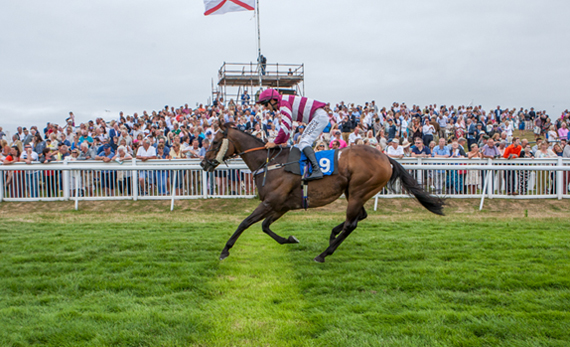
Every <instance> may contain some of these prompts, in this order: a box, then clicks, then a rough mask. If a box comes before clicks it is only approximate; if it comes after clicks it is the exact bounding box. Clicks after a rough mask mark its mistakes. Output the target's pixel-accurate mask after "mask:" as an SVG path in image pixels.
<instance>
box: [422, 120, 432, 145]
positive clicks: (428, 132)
mask: <svg viewBox="0 0 570 347" xmlns="http://www.w3.org/2000/svg"><path fill="white" fill-rule="evenodd" d="M422 133H423V138H422V141H423V142H424V146H426V147H429V144H430V142H432V141H433V134H434V133H435V128H434V126H433V124H431V123H430V122H429V119H426V120H425V121H424V125H423V127H422Z"/></svg>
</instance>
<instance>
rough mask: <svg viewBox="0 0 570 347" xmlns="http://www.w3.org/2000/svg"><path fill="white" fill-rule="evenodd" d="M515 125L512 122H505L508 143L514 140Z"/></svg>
mask: <svg viewBox="0 0 570 347" xmlns="http://www.w3.org/2000/svg"><path fill="white" fill-rule="evenodd" d="M514 130H515V129H514V127H513V123H512V122H511V121H505V132H506V133H507V141H509V142H510V141H511V140H512V138H513V131H514Z"/></svg>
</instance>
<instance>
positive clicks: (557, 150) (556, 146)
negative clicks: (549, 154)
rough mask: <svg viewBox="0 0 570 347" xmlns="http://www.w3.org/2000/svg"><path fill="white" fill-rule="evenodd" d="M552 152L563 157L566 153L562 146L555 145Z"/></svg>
mask: <svg viewBox="0 0 570 347" xmlns="http://www.w3.org/2000/svg"><path fill="white" fill-rule="evenodd" d="M552 151H553V152H554V153H555V154H556V155H557V156H558V157H561V156H562V154H563V153H564V151H563V150H562V147H561V146H560V144H558V143H555V144H554V146H552Z"/></svg>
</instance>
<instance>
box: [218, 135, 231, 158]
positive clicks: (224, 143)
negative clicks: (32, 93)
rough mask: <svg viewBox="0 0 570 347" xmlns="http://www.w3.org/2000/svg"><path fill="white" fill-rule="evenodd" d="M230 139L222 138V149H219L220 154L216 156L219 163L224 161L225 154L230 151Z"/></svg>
mask: <svg viewBox="0 0 570 347" xmlns="http://www.w3.org/2000/svg"><path fill="white" fill-rule="evenodd" d="M228 144H229V141H228V139H223V140H222V145H221V146H220V150H219V151H218V155H217V156H216V161H217V162H218V163H222V162H223V161H224V156H225V155H226V153H227V152H228Z"/></svg>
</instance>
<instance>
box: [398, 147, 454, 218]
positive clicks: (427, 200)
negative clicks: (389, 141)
mask: <svg viewBox="0 0 570 347" xmlns="http://www.w3.org/2000/svg"><path fill="white" fill-rule="evenodd" d="M388 159H389V160H390V164H392V177H390V181H389V184H390V186H392V187H393V186H394V183H396V180H397V179H398V178H399V179H400V182H401V183H402V187H403V188H404V189H405V190H406V191H407V192H408V194H410V195H413V196H415V197H416V199H418V201H419V202H420V204H422V206H423V207H425V208H427V209H428V210H429V211H431V212H432V213H435V214H439V215H441V216H443V215H444V214H443V205H445V201H444V200H443V199H440V198H439V197H437V196H434V195H431V194H429V193H428V192H426V191H425V190H424V189H423V188H422V187H421V186H420V185H419V184H418V181H416V179H415V178H414V177H413V176H412V175H410V173H409V172H408V171H407V170H406V169H404V167H403V166H402V165H400V163H398V162H397V161H395V160H394V159H392V158H388Z"/></svg>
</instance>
